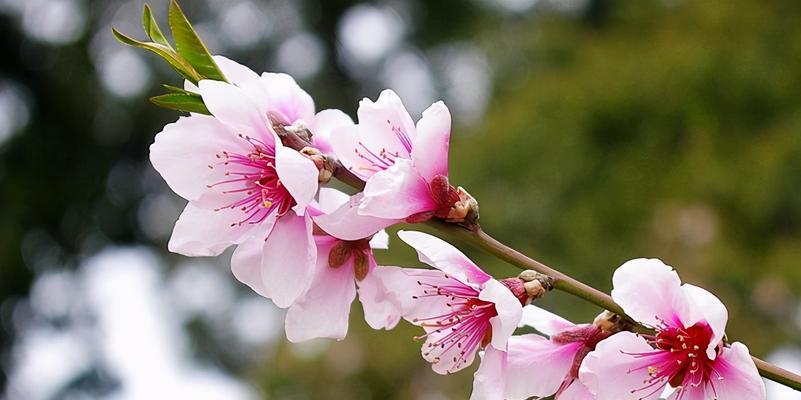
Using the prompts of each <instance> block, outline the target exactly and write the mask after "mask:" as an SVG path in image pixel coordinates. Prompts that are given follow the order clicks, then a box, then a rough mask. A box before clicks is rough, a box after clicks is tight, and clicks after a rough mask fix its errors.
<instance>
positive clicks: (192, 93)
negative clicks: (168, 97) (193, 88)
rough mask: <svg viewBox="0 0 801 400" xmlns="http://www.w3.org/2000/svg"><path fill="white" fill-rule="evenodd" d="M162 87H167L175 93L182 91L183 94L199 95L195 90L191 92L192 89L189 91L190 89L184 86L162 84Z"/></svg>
mask: <svg viewBox="0 0 801 400" xmlns="http://www.w3.org/2000/svg"><path fill="white" fill-rule="evenodd" d="M161 87H163V88H164V89H167V90H169V91H171V92H175V93H182V94H188V95H197V93H195V92H190V91H188V90H186V89H184V88H179V87H178V86H173V85H167V84H162V85H161Z"/></svg>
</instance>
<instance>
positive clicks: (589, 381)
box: [579, 332, 665, 400]
mask: <svg viewBox="0 0 801 400" xmlns="http://www.w3.org/2000/svg"><path fill="white" fill-rule="evenodd" d="M650 351H653V348H652V347H651V346H650V345H649V344H648V342H646V341H645V339H643V338H641V337H639V336H637V335H635V334H633V333H631V332H620V333H616V334H614V335H612V336H610V337H609V338H607V339H605V340H603V341H601V342H600V343H598V346H597V347H596V348H595V351H592V352H590V353H589V354H588V355H587V357H586V358H584V361H583V362H582V363H581V368H580V369H579V378H580V380H581V383H583V384H584V385H585V386H587V388H588V389H589V390H590V392H592V393H593V394H595V395H596V396H597V399H598V400H640V399H642V400H653V399H658V398H659V395H660V394H661V393H662V388H663V387H664V386H665V383H663V384H662V385H659V386H653V387H651V388H648V389H643V390H640V389H642V388H644V387H645V386H646V385H647V384H646V383H644V382H646V381H647V380H649V379H650V377H649V375H648V368H647V367H648V365H649V364H651V361H653V360H649V359H647V358H644V359H640V358H636V357H634V356H630V355H626V354H623V353H629V354H635V353H647V352H650ZM651 392H653V393H651Z"/></svg>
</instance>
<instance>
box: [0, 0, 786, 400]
mask: <svg viewBox="0 0 801 400" xmlns="http://www.w3.org/2000/svg"><path fill="white" fill-rule="evenodd" d="M143 4H144V3H143V2H142V1H85V0H0V355H1V361H2V363H1V365H2V370H1V371H2V374H0V383H2V385H0V389H2V391H0V393H2V394H0V396H2V398H4V399H6V400H28V399H30V400H38V399H42V400H44V399H95V398H101V399H107V398H108V399H176V398H191V399H232V400H238V399H259V398H268V399H299V400H300V399H371V398H372V399H420V400H440V399H463V398H467V396H468V395H469V392H470V384H471V379H472V376H471V371H472V369H471V370H467V371H464V372H462V373H459V374H456V375H453V376H447V377H441V376H437V375H435V374H434V373H433V372H431V371H430V369H429V368H428V366H427V364H426V363H425V362H423V361H422V360H421V359H420V356H419V349H418V346H419V343H417V342H415V341H414V340H412V336H413V335H415V334H416V333H417V330H416V329H414V328H412V327H410V326H408V325H404V324H402V325H401V326H399V327H398V328H397V329H395V330H394V331H391V332H383V331H380V332H379V331H372V330H370V329H369V328H367V327H366V325H365V324H364V323H363V322H362V320H361V315H360V314H361V311H360V310H359V308H358V306H356V307H354V312H353V314H352V318H351V331H350V333H349V336H348V338H347V339H346V340H344V341H342V342H333V341H327V340H319V341H313V342H309V343H304V344H290V343H288V342H287V341H286V340H285V339H284V336H283V327H282V318H283V315H282V312H281V311H280V310H278V309H276V308H274V307H273V306H272V305H271V303H270V302H269V301H268V300H265V299H263V298H260V297H258V296H257V295H255V294H254V293H252V292H250V291H249V290H247V289H246V287H244V286H243V285H241V284H239V283H238V282H236V280H235V279H234V278H233V277H232V276H231V274H230V273H229V272H228V259H229V257H230V254H228V253H227V254H225V255H223V256H221V257H219V258H211V259H189V258H185V257H181V256H177V255H174V254H169V253H168V252H167V251H166V241H167V239H168V238H169V235H170V232H171V229H172V224H173V222H174V221H175V219H176V218H177V216H178V214H179V212H180V210H181V209H182V207H183V202H182V200H181V199H180V198H178V196H176V195H174V194H173V193H172V192H170V190H169V189H168V188H167V187H166V185H165V184H164V183H163V181H162V180H161V179H160V177H159V176H158V175H157V174H156V173H155V172H154V170H153V169H152V168H151V166H150V164H149V162H148V161H147V155H148V145H149V144H150V143H151V141H152V140H153V136H154V135H155V133H157V132H158V131H159V130H160V128H161V127H162V126H163V125H164V124H166V123H168V122H171V121H173V120H175V119H176V118H177V116H176V114H175V113H173V112H170V111H166V110H161V109H158V108H156V107H155V106H153V105H151V104H149V103H148V101H147V97H148V96H152V95H155V94H158V93H159V92H160V91H159V89H158V85H159V84H160V83H172V84H176V83H179V79H177V77H176V75H175V74H174V73H173V72H172V71H171V70H170V69H169V68H168V67H167V66H166V64H165V63H163V62H161V60H158V59H156V57H155V56H152V55H151V54H149V53H145V52H143V51H139V50H134V49H130V48H126V47H124V46H122V45H119V44H118V43H117V42H115V41H114V39H113V38H112V35H111V27H112V26H115V27H117V28H119V29H121V30H122V31H123V32H126V33H129V34H132V35H133V36H135V37H143V35H142V30H141V29H142V28H141V25H140V15H141V14H140V13H141V10H142V6H143ZM151 5H152V6H153V9H154V11H155V14H156V16H157V18H158V19H159V20H160V21H161V22H162V25H163V26H166V23H165V22H166V21H165V16H166V10H167V3H166V1H164V0H158V1H152V2H151ZM182 5H183V6H184V9H185V10H186V12H187V14H188V15H189V17H190V19H191V20H192V21H193V22H194V23H195V25H196V27H197V29H198V31H199V32H200V33H201V35H202V36H203V37H204V38H205V40H206V42H207V43H208V45H209V47H210V48H211V49H212V51H213V52H214V53H217V54H224V55H226V56H229V57H231V58H234V59H236V60H238V61H240V62H242V63H244V64H246V65H248V66H250V67H251V68H253V69H254V70H256V71H264V70H266V71H283V72H288V73H291V74H292V75H294V76H295V77H296V78H297V79H298V80H299V81H300V82H301V84H302V86H303V87H304V88H306V89H307V90H308V91H309V92H310V93H311V94H312V95H313V96H314V98H315V99H316V101H317V105H318V108H319V109H322V108H330V107H335V108H341V109H343V110H345V111H346V112H348V113H350V114H351V115H355V109H356V106H357V102H358V100H359V99H361V98H362V97H364V96H368V97H371V98H376V97H377V95H378V93H379V91H380V90H381V89H382V88H385V87H390V88H393V89H395V90H396V91H397V92H399V93H400V95H401V97H402V98H404V99H405V101H406V105H407V106H408V108H409V109H410V111H411V112H412V114H413V115H414V116H415V118H417V117H418V116H419V113H420V112H421V111H422V110H423V109H424V108H425V107H426V106H427V105H429V104H430V103H432V102H433V101H435V100H438V99H444V100H445V101H446V103H447V104H448V105H449V107H450V108H451V110H452V112H453V114H454V118H455V125H454V129H453V136H452V153H451V154H452V155H451V171H452V172H451V173H452V180H453V181H454V182H457V183H459V184H461V185H463V186H465V187H467V188H468V189H469V190H470V192H471V193H472V194H473V195H474V196H476V197H477V198H478V199H479V200H480V203H481V211H482V222H483V225H484V226H485V228H486V230H488V231H489V232H490V233H492V234H494V235H495V236H497V237H498V238H500V239H501V240H503V241H506V242H508V243H510V244H512V245H513V246H515V247H517V248H519V249H521V250H523V251H525V252H527V253H528V254H530V255H532V256H534V257H535V258H538V259H540V260H542V261H544V262H546V263H548V264H550V265H553V266H555V267H557V268H560V269H562V270H563V271H564V272H567V273H569V274H572V275H574V276H575V277H577V278H579V279H581V280H584V281H586V282H588V283H591V284H593V285H595V286H596V287H599V288H601V289H604V290H608V289H610V277H611V273H612V271H613V270H614V268H615V267H617V266H618V265H620V264H621V263H622V262H624V261H625V260H628V259H631V258H635V257H640V256H650V257H659V258H662V259H663V260H665V261H666V262H667V263H669V264H671V265H673V266H674V267H675V268H677V269H678V271H679V272H680V274H681V276H682V278H683V279H684V280H685V281H688V282H692V283H695V284H698V285H701V286H704V287H707V288H709V289H710V290H711V291H713V292H714V293H716V294H717V295H718V296H719V297H721V298H722V299H723V301H724V302H725V303H726V304H727V306H728V307H729V312H730V314H731V316H732V318H731V320H730V322H729V328H728V334H729V337H730V338H731V339H736V340H742V341H744V342H746V343H747V344H748V345H749V346H750V348H751V350H752V352H753V353H754V354H756V355H759V356H763V357H767V358H769V359H771V360H773V361H776V362H778V363H780V364H782V365H785V366H786V367H788V368H791V369H795V370H796V371H799V370H801V347H799V346H801V299H800V297H801V184H799V183H801V23H799V21H801V3H799V2H798V1H796V0H772V1H761V0H753V1H744V0H734V1H727V2H711V1H683V0H661V1H651V0H649V1H615V0H563V1H557V0H472V1H467V0H452V1H415V0H408V1H402V0H384V1H375V2H350V1H332V0H319V1H312V0H304V1H288V0H271V1H255V0H213V1H212V0H208V1H200V0H185V1H183V2H182ZM461 247H462V248H463V249H464V250H465V251H466V252H467V253H468V254H470V255H471V256H472V257H473V258H474V259H476V260H477V261H479V262H480V263H481V265H483V266H485V267H486V269H488V270H489V271H491V272H492V273H493V274H496V276H508V275H513V274H515V273H516V271H515V270H514V269H513V268H512V267H510V266H508V265H505V264H503V263H501V262H499V261H496V260H493V259H491V258H488V257H486V256H485V255H484V254H482V253H480V252H478V251H476V250H474V249H472V248H470V247H469V246H464V245H462V246H461ZM378 257H379V260H380V261H383V262H385V263H388V264H402V265H417V263H416V260H415V258H414V257H413V253H412V252H411V251H410V250H409V249H407V248H404V247H403V245H401V244H400V243H399V242H398V241H394V242H393V248H392V250H391V252H390V253H386V254H379V256H378ZM543 305H544V306H545V307H547V308H549V309H551V310H554V311H557V312H560V313H562V314H563V315H565V316H567V317H569V318H571V319H573V320H575V321H586V320H589V319H591V318H592V317H593V316H594V315H595V314H596V313H598V312H599V310H598V309H596V308H595V307H593V306H590V305H587V304H585V303H582V302H579V301H577V300H575V299H573V298H570V297H568V296H566V295H563V294H559V293H554V294H553V295H549V296H548V298H547V299H545V300H544V301H543ZM770 390H771V392H770V395H769V398H770V399H781V400H787V399H798V398H799V396H798V394H797V393H793V392H790V391H784V392H782V391H780V389H778V388H776V387H771V388H770Z"/></svg>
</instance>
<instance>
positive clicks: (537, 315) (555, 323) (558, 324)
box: [520, 305, 576, 336]
mask: <svg viewBox="0 0 801 400" xmlns="http://www.w3.org/2000/svg"><path fill="white" fill-rule="evenodd" d="M524 325H526V326H530V327H532V328H534V329H536V330H537V331H539V332H540V333H543V334H545V335H548V336H553V335H555V334H557V333H559V332H562V331H565V330H568V329H570V328H574V327H575V326H576V324H574V323H572V322H570V321H568V320H566V319H564V318H562V317H560V316H558V315H556V314H554V313H552V312H550V311H548V310H545V309H542V308H539V307H537V306H534V305H527V306H525V307H523V317H522V318H521V319H520V326H524Z"/></svg>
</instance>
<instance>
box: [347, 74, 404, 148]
mask: <svg viewBox="0 0 801 400" xmlns="http://www.w3.org/2000/svg"><path fill="white" fill-rule="evenodd" d="M357 114H358V117H359V126H363V127H365V128H367V129H368V131H367V132H366V133H367V135H363V137H362V140H365V139H367V140H368V141H366V142H364V143H365V144H368V145H372V144H375V145H379V144H380V145H379V146H376V149H377V150H380V149H381V148H384V149H386V150H387V151H389V152H392V153H398V154H400V157H402V158H409V150H410V149H411V144H412V143H414V136H415V127H414V121H412V117H411V116H410V115H409V112H408V111H406V107H404V106H403V102H402V101H401V99H400V97H398V95H397V94H395V92H394V91H392V90H390V89H387V90H384V91H382V92H381V94H380V95H379V96H378V100H376V101H375V103H373V102H372V101H370V99H367V98H365V99H362V101H361V102H359V110H358V111H357ZM378 132H381V135H380V136H381V137H380V138H378V136H379V135H377V133H378ZM370 133H372V135H370ZM370 136H375V137H376V139H379V140H377V141H370V139H372V138H371V137H370ZM368 147H370V148H371V149H372V148H373V147H371V146H368Z"/></svg>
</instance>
